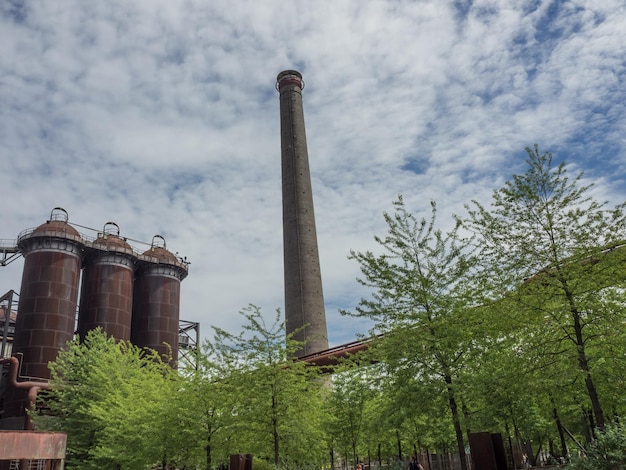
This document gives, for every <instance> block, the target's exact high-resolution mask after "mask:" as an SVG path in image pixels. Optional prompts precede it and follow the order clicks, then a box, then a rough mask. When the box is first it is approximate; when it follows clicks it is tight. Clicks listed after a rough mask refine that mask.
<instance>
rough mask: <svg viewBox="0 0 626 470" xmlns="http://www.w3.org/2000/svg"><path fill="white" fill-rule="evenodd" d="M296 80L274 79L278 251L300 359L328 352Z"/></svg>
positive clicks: (291, 73) (292, 74)
mask: <svg viewBox="0 0 626 470" xmlns="http://www.w3.org/2000/svg"><path fill="white" fill-rule="evenodd" d="M303 88H304V82H303V81H302V75H301V74H300V73H299V72H297V71H295V70H285V71H284V72H281V73H280V74H278V77H277V79H276V89H277V90H278V92H279V93H280V136H281V163H282V187H283V250H284V264H285V321H286V326H287V333H288V334H290V333H292V332H294V331H297V333H296V334H295V339H297V340H298V341H306V344H305V346H304V347H303V348H302V349H301V350H300V351H298V352H297V353H296V356H298V357H301V356H305V355H307V354H312V353H315V352H319V351H323V350H325V349H328V332H327V330H326V313H325V311H324V294H323V291H322V277H321V273H320V261H319V253H318V249H317V233H316V231H315V214H314V212H313V193H312V190H311V174H310V170H309V155H308V151H307V144H306V133H305V129H304V112H303V108H302V89H303Z"/></svg>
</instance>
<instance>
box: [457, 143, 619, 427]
mask: <svg viewBox="0 0 626 470" xmlns="http://www.w3.org/2000/svg"><path fill="white" fill-rule="evenodd" d="M526 151H527V154H528V159H527V161H526V163H527V165H528V169H527V171H526V173H524V174H522V175H514V176H513V177H512V178H511V179H510V180H509V181H507V182H506V183H505V185H504V186H503V187H502V188H500V189H498V190H496V191H494V193H493V201H492V204H491V207H490V208H486V207H484V206H482V205H481V204H479V203H478V202H476V201H472V203H471V204H470V205H469V206H468V207H467V208H468V211H469V216H468V218H467V219H466V223H467V227H468V228H469V229H470V230H472V231H473V232H474V233H475V234H476V235H477V238H476V240H477V243H478V246H479V247H480V259H481V260H482V265H483V267H484V269H483V272H482V274H483V277H484V279H488V280H489V283H487V282H485V285H487V284H490V288H491V297H492V298H493V299H503V298H506V299H509V300H511V299H512V300H514V301H515V302H516V304H517V312H516V314H518V315H519V316H520V318H525V320H526V321H527V322H529V323H528V325H534V327H535V328H534V331H533V330H532V329H531V330H530V331H528V335H527V337H526V338H525V340H526V342H527V345H528V346H527V351H535V352H536V351H543V354H542V357H543V358H545V360H546V361H552V362H555V361H556V359H555V358H556V357H560V358H561V360H560V361H558V363H559V366H560V367H561V368H563V367H565V368H566V369H567V370H570V371H577V372H578V375H579V376H580V377H581V379H582V381H583V382H584V387H585V389H586V393H587V395H588V399H589V403H590V405H591V408H592V409H593V414H594V416H595V421H596V423H597V425H598V427H600V428H603V427H604V425H605V421H606V418H605V412H604V410H603V406H602V401H601V399H600V397H599V393H598V385H597V377H598V375H597V374H594V365H593V360H594V359H593V357H592V355H591V354H590V350H592V348H596V347H597V346H598V345H599V344H600V343H601V342H602V341H603V339H602V335H600V334H599V333H600V332H601V331H602V330H606V328H607V327H608V326H609V325H611V324H614V322H615V321H616V320H618V319H619V318H620V317H621V320H622V321H623V320H624V317H623V311H616V310H613V309H611V308H610V306H609V304H608V303H607V302H604V301H603V299H605V297H606V295H607V292H608V290H610V289H611V288H612V286H615V285H623V281H624V274H623V258H624V251H625V250H624V248H622V244H623V238H624V234H625V233H626V232H624V229H625V228H626V216H625V214H624V204H620V205H618V206H616V207H615V208H613V209H609V208H607V207H606V206H607V205H606V203H600V202H597V201H596V200H595V199H593V198H592V197H591V196H590V195H589V193H590V189H591V188H592V185H584V184H583V181H582V177H583V174H582V173H580V174H578V175H577V176H576V177H575V178H574V179H572V180H570V179H569V177H568V175H567V170H566V166H565V164H564V163H561V164H559V165H554V164H553V161H552V154H551V153H550V152H547V153H543V154H542V153H540V152H539V147H538V146H537V145H535V146H534V148H527V149H526ZM509 310H510V309H509ZM524 315H527V316H526V317H524ZM528 325H526V326H528ZM570 379H572V376H570Z"/></svg>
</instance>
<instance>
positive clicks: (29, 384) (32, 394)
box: [0, 356, 50, 431]
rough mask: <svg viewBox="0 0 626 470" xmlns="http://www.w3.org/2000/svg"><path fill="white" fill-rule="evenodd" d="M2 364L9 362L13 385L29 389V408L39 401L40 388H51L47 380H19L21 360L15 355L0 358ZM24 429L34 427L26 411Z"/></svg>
mask: <svg viewBox="0 0 626 470" xmlns="http://www.w3.org/2000/svg"><path fill="white" fill-rule="evenodd" d="M0 364H9V373H8V375H7V379H8V380H9V383H10V384H11V386H12V387H14V388H17V389H18V390H27V391H28V409H34V408H35V404H36V403H37V394H38V393H39V391H40V390H48V389H49V388H50V384H49V383H48V382H45V381H42V382H37V381H33V380H26V381H24V382H19V381H18V370H19V367H20V361H19V360H18V358H17V357H15V356H12V357H8V358H5V359H0ZM24 429H25V430H26V431H30V430H32V429H33V422H32V419H31V417H30V416H29V415H28V413H26V423H25V425H24Z"/></svg>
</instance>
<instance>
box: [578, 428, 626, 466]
mask: <svg viewBox="0 0 626 470" xmlns="http://www.w3.org/2000/svg"><path fill="white" fill-rule="evenodd" d="M567 468H568V469H571V470H623V469H626V432H624V429H622V428H621V427H620V426H618V425H615V424H609V425H607V426H606V429H605V430H604V432H602V433H600V435H599V436H598V437H597V439H596V440H594V441H593V442H592V443H591V445H590V446H589V448H588V449H587V455H585V456H582V457H575V458H574V459H572V464H571V465H569V466H568V467H567Z"/></svg>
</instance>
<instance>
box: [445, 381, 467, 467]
mask: <svg viewBox="0 0 626 470" xmlns="http://www.w3.org/2000/svg"><path fill="white" fill-rule="evenodd" d="M445 380H446V385H447V388H448V401H449V403H450V412H451V413H452V422H453V423H454V433H455V434H456V444H457V448H458V451H459V459H460V460H461V470H467V460H466V459H465V443H464V441H463V430H462V429H461V421H460V419H459V409H458V406H457V404H456V399H455V397H454V389H453V388H452V377H451V376H450V375H449V374H446V376H445Z"/></svg>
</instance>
